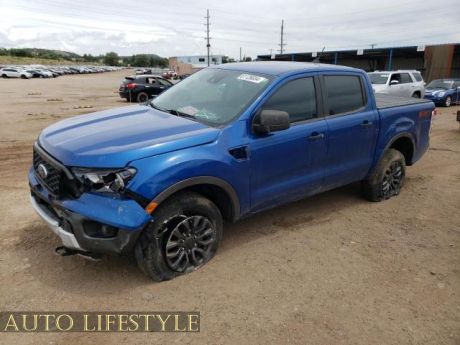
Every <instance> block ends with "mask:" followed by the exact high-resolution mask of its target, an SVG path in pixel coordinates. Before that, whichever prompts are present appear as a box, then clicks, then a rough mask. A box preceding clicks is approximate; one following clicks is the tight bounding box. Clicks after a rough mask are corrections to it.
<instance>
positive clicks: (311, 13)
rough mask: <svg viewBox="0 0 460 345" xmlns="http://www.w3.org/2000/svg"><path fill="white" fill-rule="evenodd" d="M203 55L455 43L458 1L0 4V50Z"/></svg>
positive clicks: (34, 0) (459, 33) (46, 0)
mask: <svg viewBox="0 0 460 345" xmlns="http://www.w3.org/2000/svg"><path fill="white" fill-rule="evenodd" d="M206 9H209V11H210V16H211V19H210V22H211V26H210V28H211V54H222V55H227V56H230V57H233V58H236V59H238V58H239V55H240V47H241V50H242V54H243V56H250V57H252V58H255V57H256V56H257V55H261V54H269V53H270V49H272V50H273V51H276V50H278V49H279V48H280V47H279V43H280V27H281V20H282V19H284V23H285V25H284V32H285V34H284V41H285V43H286V46H285V47H284V49H285V52H287V53H291V52H315V51H321V50H322V49H323V47H325V49H326V50H345V49H367V48H370V47H371V44H374V45H375V47H388V46H404V45H428V44H436V43H452V42H454V43H458V42H460V3H459V0H436V1H426V0H422V1H420V0H399V1H395V0H386V1H375V0H369V1H359V0H322V1H320V0H316V1H311V0H283V1H278V0H263V1H259V0H257V1H249V0H231V1H216V0H212V1H210V0H209V1H208V0H196V1H183V0H169V1H162V0H158V1H148V0H144V1H137V0H128V1H126V0H123V1H121V0H91V1H90V0H61V1H59V0H0V16H1V19H0V47H7V48H17V47H33V48H48V49H60V50H66V51H71V52H75V53H77V54H84V53H87V54H93V55H98V54H103V53H106V52H108V51H114V52H116V53H118V54H119V55H132V54H141V53H154V54H158V55H160V56H163V57H170V56H178V55H204V54H206V41H205V39H204V37H205V35H206V34H205V30H206V26H205V25H204V24H205V21H206V20H205V18H204V17H205V15H206Z"/></svg>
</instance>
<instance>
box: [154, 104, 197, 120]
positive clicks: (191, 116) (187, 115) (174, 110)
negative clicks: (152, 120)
mask: <svg viewBox="0 0 460 345" xmlns="http://www.w3.org/2000/svg"><path fill="white" fill-rule="evenodd" d="M149 104H150V106H151V107H152V108H153V109H156V110H160V111H163V112H165V113H168V114H171V115H175V116H180V117H188V118H190V119H195V118H196V117H195V116H194V115H192V114H187V113H184V112H182V111H179V110H176V109H165V108H161V107H159V106H157V105H155V104H153V102H150V103H149Z"/></svg>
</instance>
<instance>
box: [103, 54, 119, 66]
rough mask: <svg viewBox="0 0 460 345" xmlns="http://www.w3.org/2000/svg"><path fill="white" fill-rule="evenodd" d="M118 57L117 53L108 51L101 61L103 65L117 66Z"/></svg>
mask: <svg viewBox="0 0 460 345" xmlns="http://www.w3.org/2000/svg"><path fill="white" fill-rule="evenodd" d="M119 59H120V58H119V57H118V54H117V53H115V52H109V53H107V54H105V56H104V58H103V61H104V64H105V65H108V66H118V60H119Z"/></svg>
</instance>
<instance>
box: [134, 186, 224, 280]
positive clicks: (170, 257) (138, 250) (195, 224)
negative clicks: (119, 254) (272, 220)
mask: <svg viewBox="0 0 460 345" xmlns="http://www.w3.org/2000/svg"><path fill="white" fill-rule="evenodd" d="M154 219H155V220H154V221H153V222H152V223H151V224H150V225H149V226H148V227H147V228H146V229H144V231H143V233H142V234H141V236H140V237H139V239H138V241H137V243H136V247H135V256H136V260H137V263H138V265H139V267H140V269H141V270H142V272H144V273H145V274H146V275H147V276H149V277H150V278H151V279H153V280H155V281H164V280H170V279H173V278H175V277H177V276H179V275H183V274H186V273H190V272H192V271H195V270H197V269H198V268H200V267H202V266H204V265H205V264H206V263H207V262H208V261H209V260H211V259H212V258H213V257H214V255H215V253H216V250H217V248H218V246H219V243H220V240H221V238H222V233H223V221H222V215H221V213H220V211H219V209H218V208H217V206H216V205H215V204H214V203H213V202H212V201H210V200H209V199H206V198H205V197H203V196H201V195H200V194H197V193H192V192H181V193H178V194H177V195H176V196H173V197H172V198H171V199H169V200H167V201H166V202H165V203H164V204H162V205H160V206H159V207H158V209H157V210H156V211H155V216H154ZM176 248H177V249H176Z"/></svg>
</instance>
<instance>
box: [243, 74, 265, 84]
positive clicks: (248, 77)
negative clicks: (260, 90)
mask: <svg viewBox="0 0 460 345" xmlns="http://www.w3.org/2000/svg"><path fill="white" fill-rule="evenodd" d="M238 79H239V80H245V81H249V82H251V83H256V84H260V83H262V82H264V81H266V80H268V79H267V78H264V77H260V76H258V75H253V74H246V73H244V74H241V75H240V76H239V77H238Z"/></svg>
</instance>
